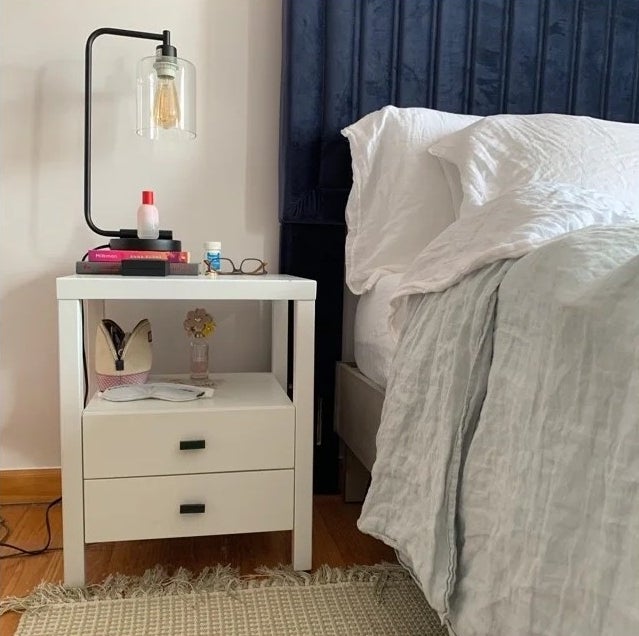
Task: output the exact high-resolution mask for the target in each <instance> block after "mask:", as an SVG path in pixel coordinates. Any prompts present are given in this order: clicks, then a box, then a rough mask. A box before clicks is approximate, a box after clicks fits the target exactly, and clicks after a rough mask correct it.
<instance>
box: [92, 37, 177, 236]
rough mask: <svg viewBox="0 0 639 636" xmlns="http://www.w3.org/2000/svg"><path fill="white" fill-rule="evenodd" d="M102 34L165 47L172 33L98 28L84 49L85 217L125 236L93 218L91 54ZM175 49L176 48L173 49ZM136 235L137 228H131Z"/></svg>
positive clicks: (108, 232)
mask: <svg viewBox="0 0 639 636" xmlns="http://www.w3.org/2000/svg"><path fill="white" fill-rule="evenodd" d="M101 35H119V36H121V37H125V38H138V39H142V40H157V41H159V42H162V46H163V47H167V48H168V47H170V46H171V34H170V32H169V31H162V33H147V32H146V31H129V30H127V29H111V28H108V27H106V28H102V29H96V30H95V31H94V32H93V33H91V35H90V36H89V37H88V38H87V44H86V47H85V51H84V218H85V219H86V222H87V225H88V226H89V227H90V228H91V230H93V232H95V233H96V234H100V235H102V236H117V237H123V234H128V233H129V232H127V231H126V230H102V229H100V228H99V227H98V226H97V225H96V224H95V223H94V222H93V220H92V219H91V95H92V87H91V55H92V49H93V42H95V40H96V39H97V38H98V37H100V36H101ZM173 50H174V49H173ZM131 232H133V236H136V234H135V230H131Z"/></svg>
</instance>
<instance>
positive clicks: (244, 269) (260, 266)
mask: <svg viewBox="0 0 639 636" xmlns="http://www.w3.org/2000/svg"><path fill="white" fill-rule="evenodd" d="M204 264H205V265H206V267H207V269H208V271H209V272H210V271H211V264H210V263H209V262H208V261H204ZM267 265H268V263H267V262H265V261H263V260H261V259H259V258H245V259H244V260H243V261H242V262H241V263H240V266H239V267H236V266H235V263H234V262H233V261H232V260H231V259H230V258H221V259H220V269H219V270H218V272H217V273H218V274H221V275H231V274H246V275H249V276H262V275H264V274H268V272H267V271H266V266H267Z"/></svg>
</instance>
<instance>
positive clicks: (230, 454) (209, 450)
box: [83, 407, 295, 479]
mask: <svg viewBox="0 0 639 636" xmlns="http://www.w3.org/2000/svg"><path fill="white" fill-rule="evenodd" d="M294 444H295V411H294V409H293V407H291V408H289V409H273V410H270V411H254V410H253V411H251V410H248V411H227V412H201V413H191V412H181V413H180V412H178V413H167V414H163V413H155V414H148V415H146V414H145V415H139V414H138V415H119V416H118V417H114V418H107V417H104V416H97V417H93V416H91V415H85V416H84V418H83V447H84V477H85V479H96V478H103V477H137V476H140V477H141V476H146V475H183V474H192V473H211V472H227V471H239V470H267V469H271V468H293V458H294Z"/></svg>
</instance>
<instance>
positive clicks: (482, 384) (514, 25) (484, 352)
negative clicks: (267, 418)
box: [281, 0, 639, 636]
mask: <svg viewBox="0 0 639 636" xmlns="http://www.w3.org/2000/svg"><path fill="white" fill-rule="evenodd" d="M284 6H285V14H284V33H285V53H284V74H283V108H282V113H283V115H282V144H281V153H282V154H281V160H282V170H281V175H282V190H281V192H282V199H281V221H282V262H281V265H282V267H283V269H284V271H288V272H290V273H299V274H303V275H307V276H309V275H310V276H312V277H314V278H316V279H317V280H318V303H319V301H320V299H321V298H322V294H324V299H325V302H326V305H325V309H326V313H325V314H324V315H325V318H326V323H325V324H326V325H329V326H328V328H326V329H324V328H323V327H322V328H321V329H319V330H318V333H317V337H318V343H317V346H318V351H319V352H321V354H322V355H323V359H322V360H320V361H318V365H320V366H318V368H317V372H318V375H317V378H316V394H317V396H318V406H319V409H318V433H320V437H322V438H324V439H327V427H329V426H330V427H332V426H333V424H334V421H333V417H332V415H333V413H332V412H331V410H330V409H329V408H328V407H327V404H329V402H330V398H332V397H333V395H332V394H331V390H332V389H331V382H332V380H333V374H334V373H335V369H336V368H337V378H338V381H337V385H336V386H337V388H336V392H337V405H338V406H337V415H338V417H337V432H338V437H339V438H341V440H342V441H343V442H344V443H345V445H346V447H347V448H348V453H347V454H348V455H349V456H356V457H358V459H359V461H360V462H361V464H363V465H364V467H366V468H369V469H370V468H372V481H371V484H370V487H369V489H368V494H367V497H366V501H365V503H364V507H363V512H362V516H361V518H360V521H359V526H360V529H362V530H363V531H364V532H367V533H369V534H372V535H373V536H377V537H378V538H380V539H382V540H384V541H385V542H386V543H388V544H389V545H392V546H393V547H394V548H395V549H396V551H397V553H398V556H399V558H400V560H401V561H402V562H403V563H404V565H405V566H406V567H407V568H409V569H410V571H411V572H412V573H413V575H414V577H415V579H416V581H417V582H418V583H419V584H420V586H421V588H422V590H423V591H424V594H425V596H426V598H427V599H428V601H429V603H430V604H431V605H432V606H433V607H434V609H435V610H436V611H437V612H438V614H439V616H440V617H441V620H442V622H443V624H445V625H446V626H447V628H448V629H449V631H450V633H453V634H457V635H458V636H470V635H471V634H486V633H490V634H504V635H506V634H508V635H509V636H513V635H515V634H573V633H575V634H576V633H579V634H585V635H590V634H593V635H594V634H602V633H638V632H639V609H638V608H639V603H637V599H639V579H638V578H637V575H636V572H637V571H639V531H638V528H639V440H638V438H637V430H639V427H638V426H637V409H636V395H637V390H638V389H639V377H638V375H637V373H638V369H639V335H638V334H637V327H636V325H635V323H636V322H637V321H636V319H635V317H636V316H637V315H639V306H637V299H638V298H639V293H637V292H639V289H638V288H637V281H638V280H639V275H638V274H639V271H638V268H639V252H638V245H639V235H638V232H639V230H638V229H637V228H638V225H637V221H638V218H637V210H639V198H637V191H636V185H635V184H636V183H637V182H639V179H637V176H639V171H638V170H639V163H638V157H637V152H638V150H639V139H638V138H637V127H636V126H633V125H630V124H629V123H628V122H636V121H637V120H638V112H637V76H638V71H637V60H638V58H639V51H638V49H637V37H636V36H637V32H638V26H639V7H637V5H636V3H633V2H622V1H618V2H598V1H597V2H596V1H594V0H592V1H588V0H583V1H579V0H575V1H574V2H559V1H552V0H545V1H544V0H539V1H529V0H525V1H524V0H520V1H518V0H511V1H506V0H503V1H499V0H477V1H470V2H461V1H455V0H440V1H423V2H420V1H418V0H406V1H403V2H390V1H386V0H380V1H361V2H311V1H309V2H304V3H296V2H291V3H285V5H284ZM536 113H538V115H535V114H536ZM387 133H388V134H387ZM345 141H346V142H347V143H346V146H345V145H344V142H345ZM380 149H382V150H380ZM351 166H352V168H353V173H352V174H351V172H350V168H351ZM433 166H436V167H437V170H435V168H433ZM435 175H436V176H437V179H436V181H437V182H438V184H437V183H435V181H434V180H433V179H434V176H435ZM411 180H412V184H411V185H410V187H408V186H407V184H408V182H409V181H411ZM351 184H352V186H353V187H352V188H351ZM397 192H403V196H400V197H399V199H398V198H397V196H396V195H397ZM394 197H395V198H394ZM442 197H444V198H446V197H447V200H446V202H445V205H444V204H442V201H443V200H444V199H442ZM425 201H426V202H427V203H428V204H429V206H430V207H429V211H428V212H426V213H425V212H424V202H425ZM434 203H435V204H434ZM420 206H421V207H420ZM444 212H445V214H444ZM346 230H347V231H346ZM342 256H343V260H342ZM344 273H345V274H346V284H347V285H348V287H349V288H350V290H351V291H352V292H354V293H355V294H356V295H359V296H360V297H361V300H360V301H359V304H358V307H357V309H358V310H359V309H362V307H364V306H365V305H367V304H368V305H371V306H373V305H375V303H376V299H375V298H373V295H374V294H375V293H376V290H377V291H378V290H379V289H380V287H379V286H380V285H383V284H384V282H388V280H389V279H388V277H389V276H393V275H398V274H399V275H400V276H401V278H400V281H399V284H398V286H397V287H395V288H394V291H393V292H392V294H391V299H390V309H389V323H388V324H389V326H390V328H391V330H392V335H393V338H394V342H395V343H396V344H395V348H394V350H393V352H392V362H391V363H390V366H389V367H388V370H387V372H386V374H387V377H386V381H387V386H386V387H385V388H384V387H383V386H382V385H383V382H380V381H379V380H380V377H382V379H383V370H384V365H382V366H381V367H379V365H377V369H376V368H375V364H373V365H372V366H371V365H370V363H371V360H372V359H374V358H375V356H376V355H377V354H378V353H379V351H378V352H374V351H372V350H371V349H370V347H367V346H366V345H367V343H366V342H365V340H366V338H363V339H361V341H360V342H359V345H364V346H363V347H362V348H360V352H359V357H360V360H362V361H363V362H362V367H364V369H358V368H357V367H356V366H353V365H352V364H349V365H347V364H339V361H340V353H341V350H342V345H343V344H344V343H343V342H342V341H341V339H342V336H343V333H342V331H341V329H340V327H341V321H340V325H336V324H335V323H334V322H331V320H330V318H329V316H330V315H331V312H333V313H334V312H335V310H336V309H337V310H340V309H341V307H342V298H343V288H344V282H345V279H344ZM360 318H361V322H362V323H364V324H365V323H366V322H367V319H366V318H362V317H361V316H360ZM356 319H357V317H356ZM348 322H349V321H348V320H347V323H348ZM329 323H330V324H329ZM355 326H356V328H357V327H358V324H357V323H356V325H355ZM359 327H361V324H359ZM375 328H376V327H374V326H372V327H370V329H371V332H370V333H373V334H374V333H375ZM372 340H375V336H374V335H373V336H371V337H370V338H369V342H368V344H370V341H372ZM362 352H364V353H363V357H362ZM336 363H338V364H337V366H336ZM367 365H368V366H369V369H368V370H366V368H365V367H366V366H367ZM371 368H372V370H371ZM380 368H381V369H382V371H381V373H382V376H380V375H379V374H380ZM363 371H364V372H363ZM366 373H368V374H369V377H367V375H366ZM370 376H373V377H370ZM633 400H634V401H633ZM380 418H381V424H380ZM316 459H320V461H319V462H317V463H316V466H317V470H318V471H319V473H323V472H331V470H332V468H331V465H330V462H329V463H323V462H322V461H321V460H322V459H325V457H319V456H318V455H316ZM360 468H361V466H360ZM355 472H356V473H357V479H356V481H357V482H358V485H359V486H360V488H361V487H364V486H365V485H366V482H367V479H366V473H365V471H363V470H359V471H355ZM316 474H317V473H316Z"/></svg>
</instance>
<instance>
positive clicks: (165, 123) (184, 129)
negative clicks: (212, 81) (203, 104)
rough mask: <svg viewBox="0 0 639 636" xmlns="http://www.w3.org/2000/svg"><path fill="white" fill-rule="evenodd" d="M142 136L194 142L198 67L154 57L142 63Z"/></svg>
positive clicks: (180, 59)
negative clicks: (196, 71) (192, 140)
mask: <svg viewBox="0 0 639 636" xmlns="http://www.w3.org/2000/svg"><path fill="white" fill-rule="evenodd" d="M137 92H138V115H137V126H136V130H137V133H138V135H141V136H142V137H147V138H148V139H161V138H163V137H177V138H183V139H193V138H194V137H195V135H196V130H195V67H194V66H193V64H191V62H189V61H188V60H183V59H182V58H179V57H163V56H155V55H154V56H151V57H145V58H143V59H141V60H140V61H139V62H138V91H137Z"/></svg>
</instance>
